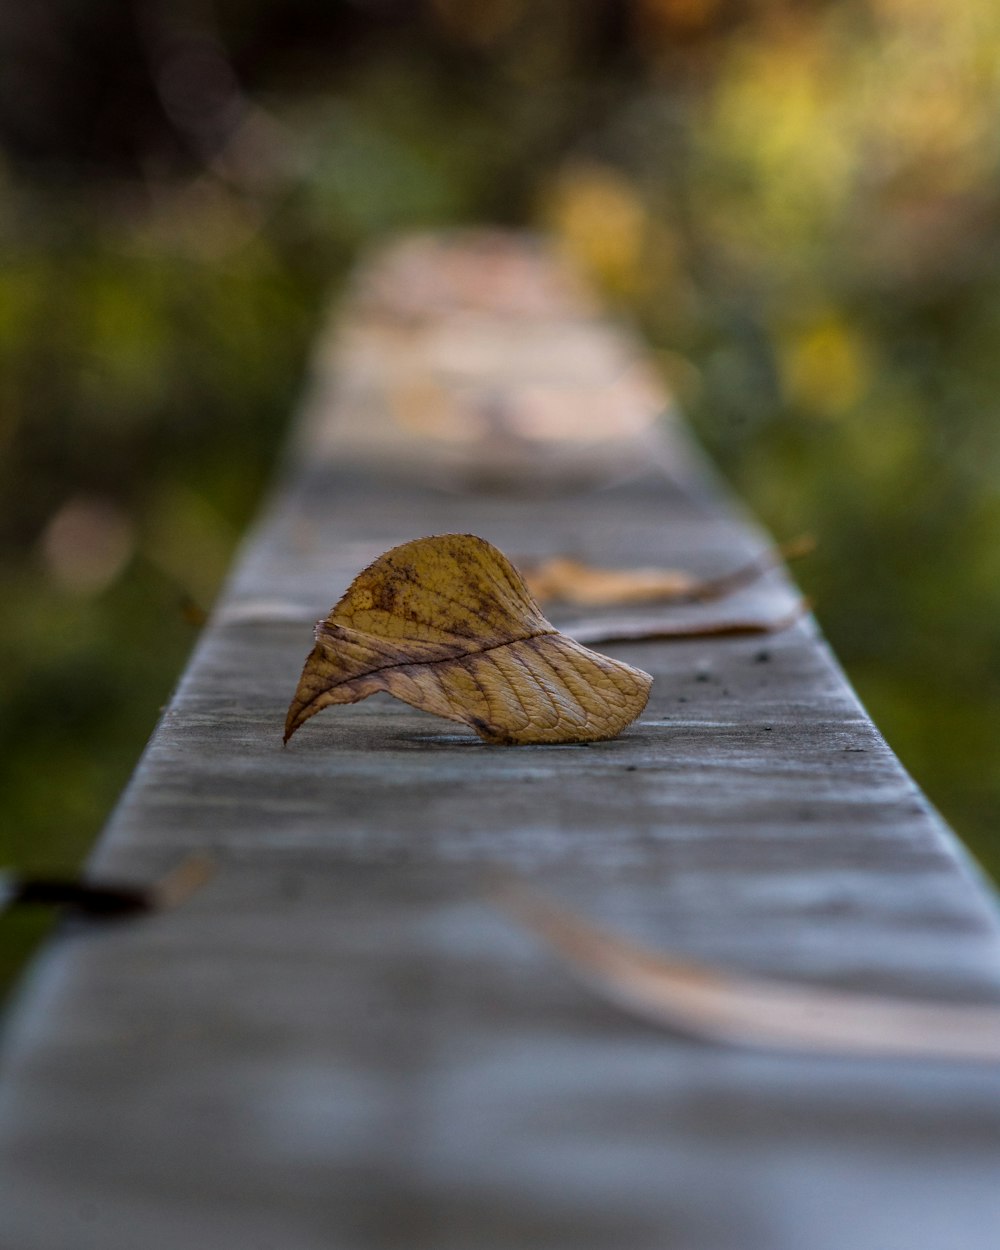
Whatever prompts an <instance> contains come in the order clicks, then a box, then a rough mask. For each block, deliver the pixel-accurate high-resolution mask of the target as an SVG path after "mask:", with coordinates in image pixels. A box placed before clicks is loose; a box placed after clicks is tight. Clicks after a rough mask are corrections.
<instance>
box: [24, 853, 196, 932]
mask: <svg viewBox="0 0 1000 1250" xmlns="http://www.w3.org/2000/svg"><path fill="white" fill-rule="evenodd" d="M212 870H213V868H212V861H211V860H210V859H209V858H208V856H206V855H189V856H187V858H186V859H184V860H182V861H181V863H180V864H178V865H177V867H176V868H174V869H172V870H171V871H170V872H168V873H167V874H166V875H165V876H163V877H161V878H160V880H159V881H156V882H154V883H153V884H152V885H133V884H131V883H129V882H118V881H85V880H82V879H81V878H78V877H62V878H60V877H20V876H17V875H15V874H5V875H4V876H3V878H2V882H0V911H2V910H5V909H6V908H8V907H35V906H40V907H67V908H70V909H72V910H73V911H75V912H78V913H81V914H83V915H88V916H94V917H101V918H103V919H107V920H110V919H115V918H118V917H121V916H130V915H135V914H137V913H140V912H152V911H165V910H168V909H169V908H172V907H177V906H179V905H180V904H181V903H183V902H184V901H185V900H186V899H187V898H189V897H190V896H191V895H192V894H193V893H194V892H195V890H197V889H199V888H200V887H201V886H202V885H204V884H205V882H206V881H207V880H208V878H209V877H210V876H211V875H212Z"/></svg>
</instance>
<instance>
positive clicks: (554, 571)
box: [524, 535, 815, 608]
mask: <svg viewBox="0 0 1000 1250" xmlns="http://www.w3.org/2000/svg"><path fill="white" fill-rule="evenodd" d="M814 548H815V542H814V540H813V539H812V538H811V537H810V536H809V535H803V536H802V537H801V538H796V539H793V540H792V541H791V542H788V543H783V544H782V545H781V546H780V547H777V548H775V549H774V550H773V551H765V552H764V553H763V554H761V555H759V556H757V557H756V558H755V559H753V560H751V561H750V562H749V563H747V564H743V565H741V566H739V567H738V568H735V569H732V570H731V571H730V572H728V573H723V574H722V575H721V576H718V577H699V576H697V575H696V574H694V573H688V572H685V571H684V570H683V569H663V568H637V569H608V568H601V567H599V566H597V565H593V564H585V563H584V562H583V561H582V560H574V559H572V558H570V557H569V556H552V557H550V558H549V559H547V560H542V561H540V562H539V563H537V564H533V565H528V567H527V568H526V569H525V570H524V580H525V582H526V583H527V586H528V589H529V590H530V591H531V593H532V594H533V595H534V596H535V598H536V599H541V600H542V601H543V602H545V601H546V600H552V599H558V600H560V601H562V602H563V603H573V604H576V605H577V606H579V607H591V608H600V607H608V606H611V605H612V604H630V603H656V602H674V603H700V602H705V601H707V600H710V599H721V598H722V597H723V596H725V595H728V594H731V593H732V592H733V591H736V590H739V589H740V587H742V586H747V585H749V584H750V583H751V582H753V581H756V579H757V578H758V577H762V576H763V575H764V574H765V573H766V572H767V571H768V569H771V568H774V567H776V566H777V565H779V564H780V563H781V560H782V558H784V559H785V560H794V559H798V558H799V557H800V556H803V555H808V554H809V552H811V551H812V550H813V549H814Z"/></svg>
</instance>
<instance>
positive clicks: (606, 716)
mask: <svg viewBox="0 0 1000 1250" xmlns="http://www.w3.org/2000/svg"><path fill="white" fill-rule="evenodd" d="M652 680H653V679H652V678H651V677H650V676H649V674H648V673H643V672H641V671H640V670H639V669H635V668H631V667H630V666H629V665H628V664H622V663H620V662H619V661H617V660H612V659H609V658H608V657H607V656H604V655H598V654H597V653H596V652H594V651H589V650H587V648H585V647H583V646H581V645H580V644H579V643H578V642H575V641H574V640H573V639H571V638H567V637H565V636H564V635H563V634H560V633H559V632H558V631H557V630H556V629H555V628H554V627H553V626H552V625H551V624H550V623H549V622H548V621H547V620H546V619H545V617H544V616H543V615H542V613H541V611H540V610H539V608H538V605H537V604H536V603H535V601H534V600H533V599H532V597H531V594H530V593H529V591H528V588H527V586H526V585H525V583H524V579H523V578H522V577H521V575H520V573H518V571H517V570H516V569H515V568H514V566H513V565H512V564H511V563H510V561H509V560H508V559H507V557H506V556H505V555H503V553H502V552H500V551H498V550H497V548H496V547H493V546H492V545H491V544H490V543H488V542H486V541H484V540H483V539H482V538H477V537H476V536H475V535H474V534H442V535H438V536H436V537H432V538H418V539H415V540H414V541H413V542H408V543H403V545H402V546H400V547H394V548H393V549H392V550H391V551H387V552H386V553H385V555H382V556H380V557H379V558H378V559H377V560H376V561H375V562H374V564H371V565H370V566H369V567H368V568H367V569H365V570H364V571H363V572H362V573H360V574H359V575H358V576H357V577H356V578H355V579H354V581H353V582H352V584H351V586H350V588H349V589H348V591H347V593H346V594H345V595H344V597H343V599H341V600H340V602H339V603H338V604H337V605H336V607H335V608H333V610H332V611H331V613H330V615H329V616H328V617H327V618H326V620H325V621H320V623H319V624H318V625H317V627H316V645H315V647H314V648H313V650H312V653H311V654H310V656H309V658H308V659H307V661H306V665H305V668H304V669H303V670H302V677H301V678H300V680H299V685H298V689H297V690H296V692H295V697H294V699H293V700H292V703H291V706H290V707H289V709H288V718H287V720H286V722H285V741H286V742H287V741H288V739H289V738H290V737H291V736H292V734H293V733H294V732H295V731H296V729H298V728H299V726H300V725H302V724H303V723H304V722H305V721H307V720H308V719H309V717H310V716H314V715H315V714H316V713H317V712H319V711H321V710H322V709H323V708H325V707H329V706H330V705H331V704H336V703H357V702H359V701H360V700H361V699H366V698H367V697H368V696H369V695H371V694H376V693H377V692H379V691H384V692H386V693H388V694H391V695H395V696H396V698H397V699H402V701H403V702H404V703H409V704H410V705H411V706H413V707H417V708H421V709H422V710H423V711H426V712H433V713H435V714H436V715H438V716H445V717H447V718H448V719H449V720H455V721H460V722H462V723H463V724H466V725H468V726H470V728H472V729H474V730H475V731H476V733H477V734H479V736H480V737H481V738H483V739H485V740H486V741H487V742H492V743H506V744H513V743H518V744H526V743H542V742H590V741H595V740H598V739H602V738H613V737H615V736H616V735H617V734H618V733H620V732H621V731H622V729H624V728H625V726H626V725H628V724H630V723H631V722H632V721H633V720H635V718H636V717H637V716H638V715H639V713H640V712H641V711H642V709H643V708H644V707H645V706H646V700H647V698H648V697H649V688H650V686H651V684H652Z"/></svg>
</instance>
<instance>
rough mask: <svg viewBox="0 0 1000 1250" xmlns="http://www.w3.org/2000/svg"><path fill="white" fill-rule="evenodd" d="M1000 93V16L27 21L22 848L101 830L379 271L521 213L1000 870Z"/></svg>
mask: <svg viewBox="0 0 1000 1250" xmlns="http://www.w3.org/2000/svg"><path fill="white" fill-rule="evenodd" d="M998 106H1000V6H998V5H997V4H996V3H995V0H827V2H826V3H807V2H806V0H588V3H584V4H581V3H578V2H577V0H477V2H476V3H466V2H463V0H423V2H419V0H413V2H404V0H354V2H353V3H349V2H347V0H343V2H341V3H330V4H327V5H317V4H315V3H313V2H312V0H216V2H215V3H211V0H185V2H184V3H176V0H132V2H131V3H125V2H118V0H87V2H86V3H84V0H38V2H37V3H34V4H32V5H7V6H5V8H4V11H3V13H2V14H0V142H2V147H0V577H2V581H3V608H2V613H0V681H2V686H3V695H4V698H3V704H2V712H0V771H2V789H3V794H4V803H3V813H2V818H3V826H2V829H3V833H2V841H0V858H2V860H3V861H6V862H10V863H15V864H18V865H22V866H24V867H25V868H29V869H33V870H57V869H66V868H71V867H73V866H74V865H75V864H77V863H78V862H79V860H80V858H81V856H82V855H83V854H84V852H85V850H86V848H87V846H88V845H89V843H90V842H91V840H92V839H93V837H94V835H95V833H96V832H97V830H98V829H99V827H100V825H101V823H102V820H103V819H104V817H105V815H106V813H107V810H108V808H109V806H110V805H111V804H112V803H113V801H114V799H115V796H116V795H117V793H118V791H119V790H120V788H121V786H122V784H123V783H124V781H125V780H126V778H127V776H128V774H129V772H130V770H131V768H132V766H133V764H134V761H135V758H136V756H137V754H138V752H139V750H140V748H141V746H142V744H143V742H144V740H145V738H146V736H147V734H148V732H149V730H150V729H151V727H152V724H153V722H154V719H155V716H156V713H157V709H158V708H159V707H160V705H161V704H162V703H163V701H164V700H165V698H166V697H167V694H168V691H169V688H170V685H171V683H172V681H173V680H174V679H175V677H176V674H177V672H178V671H179V669H180V667H181V665H182V664H183V661H184V658H185V655H186V653H187V651H188V649H189V647H190V646H191V643H192V640H193V638H194V636H195V634H196V624H197V618H198V615H199V607H206V606H208V605H209V604H210V602H211V600H212V597H213V595H214V594H215V592H216V590H217V588H218V585H219V582H220V579H221V578H222V576H223V574H224V572H225V569H226V566H227V563H228V561H229V559H230V557H231V554H232V550H233V546H234V544H235V542H236V541H237V539H238V536H239V534H240V532H241V530H242V529H243V527H244V526H245V525H246V523H247V521H248V519H249V518H250V516H251V515H252V512H253V509H254V506H255V504H256V502H257V501H258V498H259V495H260V492H261V489H262V487H263V485H264V484H265V482H266V480H267V478H268V475H269V474H270V473H271V472H272V470H273V468H274V465H275V460H276V456H277V455H278V452H279V448H280V445H281V441H282V435H283V432H284V430H285V428H286V425H287V421H288V418H289V416H290V414H291V412H292V411H293V408H294V404H295V398H296V393H297V390H298V388H299V386H300V384H301V378H302V375H303V369H304V362H305V354H306V351H307V348H308V345H309V341H310V337H311V335H312V334H313V332H314V329H315V327H316V325H317V321H318V318H319V316H320V314H321V311H322V306H323V301H324V300H325V299H326V298H327V297H328V295H329V293H330V292H331V291H332V290H335V289H336V286H337V283H338V282H339V281H340V280H341V279H342V277H343V275H344V274H345V272H346V270H347V267H348V266H349V265H350V263H351V261H352V259H353V258H354V257H355V256H356V254H357V252H358V249H359V248H361V247H362V246H364V245H365V244H367V243H369V242H370V241H371V240H373V239H375V238H376V237H378V236H379V235H381V234H383V233H384V232H386V231H391V230H397V229H401V228H407V227H420V226H428V225H432V226H436V225H450V224H455V223H461V222H466V221H496V222H501V223H511V224H527V225H532V226H538V227H543V228H546V229H549V230H551V231H553V232H554V233H555V235H556V236H557V237H558V238H559V239H560V240H561V241H562V243H563V245H564V246H565V247H566V248H567V249H568V251H569V252H570V253H572V254H573V255H575V256H576V257H577V258H578V259H579V260H580V261H581V262H582V263H583V264H584V265H585V267H586V268H587V270H588V271H589V272H590V273H591V275H592V276H593V277H594V278H595V279H596V281H597V282H598V284H599V285H600V286H601V288H602V289H603V291H604V292H605V295H606V297H607V298H608V299H609V301H610V302H611V303H612V304H613V305H614V306H616V307H618V308H619V309H620V310H622V311H623V312H624V313H626V314H627V315H629V316H631V317H633V318H635V319H637V320H638V322H639V323H640V325H641V327H642V328H643V330H644V332H645V333H646V335H647V336H648V338H649V339H650V341H651V342H652V344H653V345H654V348H655V349H656V352H657V355H658V358H659V361H660V363H661V365H662V368H663V371H664V373H665V374H666V377H667V379H668V381H669V383H670V385H671V386H672V388H673V390H674V392H675V393H676V395H677V396H678V400H679V403H680V405H681V407H682V409H683V410H684V411H685V412H686V414H687V415H688V417H689V418H690V419H691V421H692V422H693V424H694V426H695V428H696V429H697V431H698V433H699V434H700V436H701V438H702V440H703V441H704V442H705V443H706V444H707V446H708V448H709V449H710V451H711V452H712V454H713V455H714V457H715V458H716V460H717V462H718V463H720V465H721V466H722V468H723V470H724V471H725V472H726V474H727V475H728V476H729V477H730V479H731V480H732V481H733V483H734V485H735V487H736V489H737V490H738V491H739V492H740V493H741V494H742V495H743V496H744V497H745V498H746V499H747V500H748V501H749V502H750V504H751V506H752V507H753V508H754V510H755V511H756V512H757V513H758V515H759V516H761V517H762V518H763V520H764V521H765V522H766V523H767V524H768V526H769V527H770V528H771V529H772V530H773V531H774V532H775V533H776V534H778V535H779V536H787V535H791V534H795V533H798V532H800V531H802V530H811V531H813V532H815V533H817V534H818V535H819V537H820V540H821V545H820V548H819V552H818V554H817V555H816V556H815V557H814V558H813V559H812V560H811V561H810V562H809V563H808V567H806V566H803V567H802V569H801V572H800V578H801V581H802V583H803V584H804V586H805V589H806V590H807V592H808V593H810V594H811V595H813V596H814V598H815V600H816V603H817V609H818V614H819V616H820V619H821V621H822V624H823V626H824V628H825V630H826V631H827V633H828V635H829V637H830V638H831V640H832V642H833V645H834V647H835V649H836V651H837V652H838V654H839V656H840V657H841V659H842V661H843V662H844V664H845V665H846V667H847V669H848V671H849V673H850V676H851V677H852V679H853V681H854V682H855V684H856V685H857V687H858V688H859V690H860V692H861V695H862V697H863V699H864V701H865V702H866V704H867V705H868V707H869V708H870V710H871V711H872V713H873V715H874V717H875V719H876V721H877V722H878V724H879V725H880V726H881V727H882V729H883V730H884V731H885V733H886V735H887V737H888V738H889V740H890V742H891V743H892V745H893V746H894V747H895V748H896V750H897V751H898V753H899V754H900V755H901V756H902V758H903V760H904V762H905V763H906V764H907V765H908V766H909V767H910V768H911V770H912V771H913V772H914V774H915V775H916V777H917V778H918V780H919V781H920V782H921V783H922V784H923V786H924V787H925V789H926V790H927V791H928V793H929V794H930V796H931V798H932V799H933V800H934V801H936V802H937V803H938V805H939V806H940V807H941V808H942V810H943V811H944V813H945V815H946V816H947V817H948V818H949V819H950V820H951V821H952V822H953V823H954V824H955V826H956V827H957V828H958V830H959V832H960V833H961V834H962V835H963V836H964V837H965V838H966V840H967V842H968V843H969V844H970V846H972V848H973V849H974V851H975V853H976V854H977V855H978V857H979V858H980V860H981V861H982V862H983V863H984V864H985V865H986V866H987V867H988V868H989V869H990V870H991V871H993V872H994V874H998V873H1000V841H998V839H997V837H996V834H995V831H994V828H993V820H994V818H995V814H996V812H997V810H998V806H1000V805H998V799H1000V735H998V733H997V729H998V726H1000V645H998V644H1000V422H998V404H1000V126H998V124H997V119H998V117H1000V108H998ZM20 923H21V925H22V926H28V927H29V928H30V926H31V925H32V924H36V923H37V922H35V921H21V922H20ZM16 947H17V942H13V943H8V944H7V949H8V950H9V951H10V952H14V951H15V949H16ZM10 958H13V954H11V956H10Z"/></svg>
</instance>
